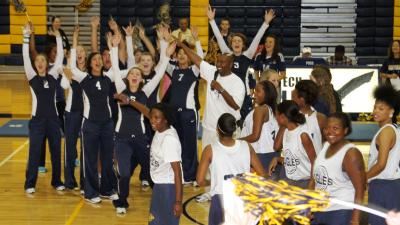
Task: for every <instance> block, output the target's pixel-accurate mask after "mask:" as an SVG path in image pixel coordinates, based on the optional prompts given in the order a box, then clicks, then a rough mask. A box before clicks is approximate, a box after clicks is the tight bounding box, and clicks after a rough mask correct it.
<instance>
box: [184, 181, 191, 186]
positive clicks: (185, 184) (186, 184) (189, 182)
mask: <svg viewBox="0 0 400 225" xmlns="http://www.w3.org/2000/svg"><path fill="white" fill-rule="evenodd" d="M192 185H193V181H185V182H183V186H185V187H189V186H192Z"/></svg>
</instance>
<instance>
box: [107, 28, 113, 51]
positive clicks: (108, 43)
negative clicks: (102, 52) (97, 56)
mask: <svg viewBox="0 0 400 225" xmlns="http://www.w3.org/2000/svg"><path fill="white" fill-rule="evenodd" d="M112 38H113V37H112V33H111V32H107V33H106V41H107V47H108V49H110V50H111V48H112Z"/></svg>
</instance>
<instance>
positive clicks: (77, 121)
mask: <svg viewBox="0 0 400 225" xmlns="http://www.w3.org/2000/svg"><path fill="white" fill-rule="evenodd" d="M78 35H79V26H77V27H75V30H74V34H73V48H74V49H76V55H77V60H76V61H71V62H70V64H73V65H72V66H71V67H78V69H79V70H81V71H86V58H87V57H86V50H85V49H84V48H83V47H82V46H80V45H79V46H78ZM65 89H67V90H68V96H67V104H66V107H65V115H64V120H65V123H64V124H65V149H64V179H65V187H66V188H68V189H77V188H78V183H77V182H76V179H75V160H76V159H77V157H78V153H77V149H76V144H77V141H78V138H79V133H80V132H81V126H82V119H83V96H82V88H81V86H80V85H79V82H78V81H76V80H74V79H71V80H70V82H69V83H68V86H67V87H66V88H65ZM82 145H83V143H82V140H81V161H82ZM80 167H81V168H80V173H81V174H80V188H81V190H83V186H84V184H83V183H84V179H83V162H82V163H80Z"/></svg>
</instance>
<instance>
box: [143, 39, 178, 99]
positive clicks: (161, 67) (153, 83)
mask: <svg viewBox="0 0 400 225" xmlns="http://www.w3.org/2000/svg"><path fill="white" fill-rule="evenodd" d="M175 48H176V43H172V44H171V45H169V46H168V48H167V50H166V51H165V55H161V56H160V57H161V58H160V62H159V63H158V65H157V67H156V69H155V72H156V75H155V76H154V77H153V79H151V80H150V81H149V82H148V83H147V84H146V85H145V86H144V87H143V89H142V90H143V92H144V93H145V94H146V96H147V97H149V96H150V95H151V93H153V91H154V89H156V87H157V85H158V84H159V83H160V81H161V79H162V77H163V76H164V74H165V70H166V69H167V66H168V64H169V57H170V56H171V55H172V54H173V53H174V51H175Z"/></svg>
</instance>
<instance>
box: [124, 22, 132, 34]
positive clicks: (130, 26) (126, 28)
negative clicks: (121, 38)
mask: <svg viewBox="0 0 400 225" xmlns="http://www.w3.org/2000/svg"><path fill="white" fill-rule="evenodd" d="M122 29H124V31H125V33H126V36H132V35H133V32H134V30H135V28H134V27H133V26H132V23H131V22H129V26H127V27H122Z"/></svg>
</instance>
